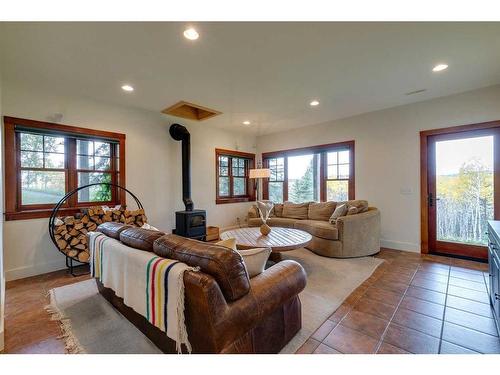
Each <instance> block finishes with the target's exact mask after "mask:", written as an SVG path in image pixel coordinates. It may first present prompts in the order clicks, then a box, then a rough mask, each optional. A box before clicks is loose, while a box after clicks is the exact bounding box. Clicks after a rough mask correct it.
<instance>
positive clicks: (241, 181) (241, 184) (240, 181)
mask: <svg viewBox="0 0 500 375" xmlns="http://www.w3.org/2000/svg"><path fill="white" fill-rule="evenodd" d="M245 181H246V179H245V178H241V177H235V178H234V179H233V194H234V195H245V194H246V190H247V189H246V184H245Z"/></svg>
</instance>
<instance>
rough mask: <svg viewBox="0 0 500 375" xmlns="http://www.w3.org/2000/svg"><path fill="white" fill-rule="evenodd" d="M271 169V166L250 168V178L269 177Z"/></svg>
mask: <svg viewBox="0 0 500 375" xmlns="http://www.w3.org/2000/svg"><path fill="white" fill-rule="evenodd" d="M270 176H271V170H270V169H269V168H257V169H250V175H249V177H250V178H269V177H270Z"/></svg>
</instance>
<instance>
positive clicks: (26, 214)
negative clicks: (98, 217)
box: [5, 202, 120, 221]
mask: <svg viewBox="0 0 500 375" xmlns="http://www.w3.org/2000/svg"><path fill="white" fill-rule="evenodd" d="M118 204H120V203H109V202H107V203H101V204H99V203H98V202H95V203H92V204H88V205H82V206H78V207H62V208H60V209H59V212H58V215H57V216H58V217H61V216H71V215H74V214H77V213H79V212H81V210H82V208H88V207H92V206H99V205H107V206H110V207H114V206H115V205H118ZM51 214H52V208H44V209H40V210H25V211H17V212H6V213H5V221H13V220H30V219H44V218H48V217H50V215H51Z"/></svg>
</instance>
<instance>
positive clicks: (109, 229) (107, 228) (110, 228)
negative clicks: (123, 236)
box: [96, 221, 133, 240]
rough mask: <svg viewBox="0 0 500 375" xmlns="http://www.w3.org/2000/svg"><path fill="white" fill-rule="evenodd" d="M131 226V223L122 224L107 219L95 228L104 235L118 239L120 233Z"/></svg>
mask: <svg viewBox="0 0 500 375" xmlns="http://www.w3.org/2000/svg"><path fill="white" fill-rule="evenodd" d="M128 228H133V226H132V225H128V224H123V223H115V222H112V221H109V222H107V223H102V224H101V225H99V226H98V227H97V229H96V231H97V232H101V233H104V234H105V235H106V236H108V237H111V238H114V239H115V240H119V239H120V233H121V232H123V231H124V230H125V229H128Z"/></svg>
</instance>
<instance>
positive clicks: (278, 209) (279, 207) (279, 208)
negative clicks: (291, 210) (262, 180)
mask: <svg viewBox="0 0 500 375" xmlns="http://www.w3.org/2000/svg"><path fill="white" fill-rule="evenodd" d="M272 214H273V215H274V216H276V217H283V203H276V204H275V205H274V209H273V212H272Z"/></svg>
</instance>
